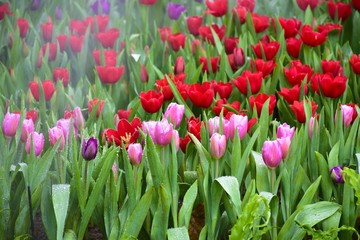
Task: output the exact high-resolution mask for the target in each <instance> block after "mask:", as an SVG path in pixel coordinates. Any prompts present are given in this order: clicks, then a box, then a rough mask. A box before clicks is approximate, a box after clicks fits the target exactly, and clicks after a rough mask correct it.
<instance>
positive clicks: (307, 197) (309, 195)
mask: <svg viewBox="0 0 360 240" xmlns="http://www.w3.org/2000/svg"><path fill="white" fill-rule="evenodd" d="M320 181H321V176H319V177H318V178H317V179H316V181H315V182H314V183H313V184H311V186H310V187H309V188H308V189H307V190H306V192H305V194H304V196H303V197H302V198H301V200H300V202H299V203H298V205H297V208H298V209H299V208H302V207H303V206H305V205H306V204H309V203H311V202H312V200H313V199H314V197H315V194H316V191H317V190H318V188H319V185H320Z"/></svg>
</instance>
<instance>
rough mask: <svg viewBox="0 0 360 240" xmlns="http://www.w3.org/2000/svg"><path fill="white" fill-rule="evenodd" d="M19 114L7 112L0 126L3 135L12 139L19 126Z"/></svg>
mask: <svg viewBox="0 0 360 240" xmlns="http://www.w3.org/2000/svg"><path fill="white" fill-rule="evenodd" d="M19 121H20V114H19V113H9V112H7V113H6V114H5V117H4V121H3V124H2V131H3V134H4V135H5V136H7V137H13V136H15V134H16V130H17V128H18V126H19Z"/></svg>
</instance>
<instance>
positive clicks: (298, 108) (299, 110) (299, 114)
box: [290, 100, 318, 123]
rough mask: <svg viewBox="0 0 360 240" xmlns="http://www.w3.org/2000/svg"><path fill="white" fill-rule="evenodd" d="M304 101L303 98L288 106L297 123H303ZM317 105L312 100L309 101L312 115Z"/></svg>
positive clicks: (304, 118)
mask: <svg viewBox="0 0 360 240" xmlns="http://www.w3.org/2000/svg"><path fill="white" fill-rule="evenodd" d="M304 101H305V100H303V101H301V102H298V101H294V103H293V104H292V105H290V108H291V110H292V111H293V113H294V115H295V118H296V120H297V121H298V122H299V123H304V122H305V121H306V116H305V109H304ZM317 107H318V105H317V104H316V103H315V102H314V101H311V112H312V115H314V114H315V112H316V109H317Z"/></svg>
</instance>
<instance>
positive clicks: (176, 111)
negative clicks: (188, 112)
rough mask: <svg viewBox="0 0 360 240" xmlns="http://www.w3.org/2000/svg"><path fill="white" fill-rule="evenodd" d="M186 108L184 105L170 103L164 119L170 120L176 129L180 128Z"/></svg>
mask: <svg viewBox="0 0 360 240" xmlns="http://www.w3.org/2000/svg"><path fill="white" fill-rule="evenodd" d="M184 111H185V107H184V105H179V104H177V103H173V102H172V103H170V104H169V106H168V107H167V109H166V111H165V113H164V118H165V119H168V120H169V121H170V122H171V123H172V124H174V125H175V127H178V126H179V125H180V123H181V120H182V118H183V116H184Z"/></svg>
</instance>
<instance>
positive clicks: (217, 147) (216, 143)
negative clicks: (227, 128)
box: [210, 133, 226, 159]
mask: <svg viewBox="0 0 360 240" xmlns="http://www.w3.org/2000/svg"><path fill="white" fill-rule="evenodd" d="M225 150H226V137H225V135H221V134H219V133H214V134H213V135H212V136H211V138H210V153H211V155H212V156H213V157H214V158H216V159H220V158H221V157H222V156H224V154H225Z"/></svg>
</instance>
